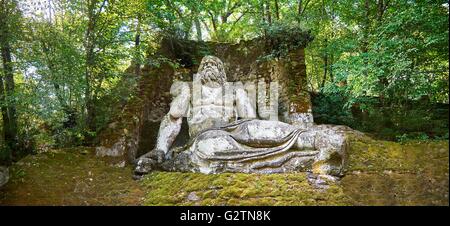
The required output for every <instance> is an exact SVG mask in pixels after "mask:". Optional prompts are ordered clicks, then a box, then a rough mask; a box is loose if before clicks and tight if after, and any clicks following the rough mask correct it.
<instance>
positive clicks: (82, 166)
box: [0, 148, 145, 205]
mask: <svg viewBox="0 0 450 226" xmlns="http://www.w3.org/2000/svg"><path fill="white" fill-rule="evenodd" d="M131 173H132V171H131V169H129V168H126V169H123V168H117V167H112V166H110V165H108V164H107V163H105V162H103V161H101V160H100V159H98V158H96V157H95V156H94V154H93V151H92V150H91V149H80V148H78V149H64V150H52V151H51V152H46V153H40V154H37V155H30V156H27V157H26V158H24V159H22V160H21V161H19V162H17V163H16V164H14V165H13V166H12V167H11V168H10V176H11V178H10V181H9V182H8V184H7V185H6V186H5V187H3V188H1V189H0V205H140V204H141V203H142V200H143V199H142V197H143V195H144V194H145V193H144V191H143V190H142V188H141V186H140V185H139V183H137V182H136V181H133V180H132V179H131Z"/></svg>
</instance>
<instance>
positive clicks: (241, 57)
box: [96, 34, 348, 176]
mask: <svg viewBox="0 0 450 226" xmlns="http://www.w3.org/2000/svg"><path fill="white" fill-rule="evenodd" d="M304 39H305V40H310V39H308V34H305V38H304ZM306 44H307V41H305V42H303V43H301V44H300V45H297V46H296V47H295V48H293V49H289V50H287V51H286V54H283V55H281V56H273V54H272V55H271V53H273V52H274V51H273V50H274V49H277V48H279V47H280V45H281V44H280V43H277V42H273V41H271V40H269V41H268V40H267V39H262V38H258V39H254V40H251V41H243V42H240V43H238V44H229V43H214V42H195V41H189V40H178V39H173V38H167V37H166V38H163V39H162V41H161V46H160V49H159V50H158V51H157V53H156V54H155V55H153V56H150V57H149V59H150V60H149V63H148V64H147V65H145V67H144V68H143V70H142V75H141V77H140V80H139V86H138V87H137V97H136V98H135V99H133V100H131V101H129V103H128V104H127V106H125V108H124V109H123V111H122V114H123V116H121V117H122V118H119V119H117V120H116V121H115V122H113V123H111V124H110V126H109V127H108V128H107V129H106V130H105V131H103V133H102V134H100V136H99V138H100V140H99V146H98V147H97V148H96V154H97V155H98V156H102V157H106V158H107V159H109V160H110V161H111V162H112V163H114V164H116V165H118V166H124V165H126V164H134V166H135V173H136V174H138V175H142V174H145V173H148V172H149V171H152V170H166V171H190V172H203V173H221V172H244V173H281V172H294V171H308V172H313V173H315V174H319V175H331V176H342V175H343V172H344V167H345V163H346V146H347V144H346V139H345V131H346V130H348V128H346V127H342V126H331V125H315V124H314V122H313V116H312V111H311V101H310V97H309V93H308V91H307V84H306V82H307V81H306V65H305V53H304V47H305V46H306ZM267 56H272V57H267ZM174 63H175V64H174ZM210 66H211V68H210ZM204 75H206V76H204ZM204 78H206V79H207V80H208V79H209V80H208V82H209V83H208V82H205V81H204V80H202V79H204ZM210 78H212V79H210ZM189 82H192V83H190V85H188V84H189ZM196 82H197V83H196ZM211 82H212V83H211ZM225 82H227V83H233V84H237V86H234V88H233V89H231V90H232V91H231V92H229V93H230V95H231V96H230V97H229V98H228V97H226V96H225V98H224V99H223V100H224V101H223V102H220V103H217V101H215V100H218V99H220V98H217V97H214V95H213V97H211V95H212V94H206V97H204V96H202V98H203V100H202V99H201V98H200V102H202V101H203V102H205V98H206V99H208V98H209V99H212V102H211V100H209V101H210V102H211V103H214V104H215V105H216V106H215V107H217V106H219V108H218V109H219V111H222V110H223V111H229V113H230V114H229V115H228V116H229V117H226V119H224V118H223V117H222V118H221V119H218V118H220V117H212V116H211V115H214V114H215V113H217V112H215V111H214V110H213V111H211V110H210V109H213V108H214V107H211V106H210V105H208V106H206V105H201V104H200V105H198V104H197V105H196V104H195V103H193V102H195V101H196V100H195V98H194V99H193V98H192V96H195V95H196V92H197V93H200V94H201V93H203V92H206V91H205V90H207V92H209V93H211V92H213V93H214V92H215V91H214V90H215V89H221V91H220V92H223V90H225V89H224V87H225ZM195 84H198V85H199V86H197V87H201V88H200V89H198V88H194V87H193V86H195ZM208 84H209V85H208ZM269 84H276V86H274V87H272V86H271V85H269ZM236 87H237V88H236ZM273 89H277V91H278V92H276V95H274V94H273V93H275V92H273ZM196 90H197V91H196ZM208 90H209V91H208ZM211 90H213V91H211ZM270 91H272V92H270ZM256 93H258V95H255V94H256ZM269 95H270V96H269ZM249 96H250V97H251V96H256V98H246V97H249ZM271 98H272V99H271ZM275 99H277V100H278V101H275V102H273V100H275ZM227 100H228V101H229V102H230V101H231V105H230V103H228V104H229V106H231V108H230V109H228V110H227V109H226V106H225V105H226V103H225V102H226V101H227ZM233 100H234V101H233ZM255 102H256V103H255ZM214 104H213V105H214ZM202 111H203V112H205V111H206V112H207V113H205V114H197V116H196V113H195V112H202ZM211 112H212V113H211ZM242 112H244V113H242ZM198 115H201V116H198ZM195 121H196V122H197V123H195Z"/></svg>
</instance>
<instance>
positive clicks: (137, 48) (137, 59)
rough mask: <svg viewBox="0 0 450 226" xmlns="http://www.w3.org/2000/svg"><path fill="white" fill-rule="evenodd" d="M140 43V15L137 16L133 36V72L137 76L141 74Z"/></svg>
mask: <svg viewBox="0 0 450 226" xmlns="http://www.w3.org/2000/svg"><path fill="white" fill-rule="evenodd" d="M140 44H141V17H140V16H138V17H137V24H136V35H135V37H134V48H135V51H136V53H135V59H134V64H135V65H134V73H135V74H136V75H137V76H140V75H141V58H140V46H139V45H140Z"/></svg>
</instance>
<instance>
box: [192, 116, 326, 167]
mask: <svg viewBox="0 0 450 226" xmlns="http://www.w3.org/2000/svg"><path fill="white" fill-rule="evenodd" d="M303 132H305V130H303V129H300V128H297V127H295V126H292V125H289V124H287V123H283V122H279V121H266V120H257V119H253V120H252V119H245V120H238V121H235V122H233V123H230V124H228V125H226V126H223V127H218V128H211V129H207V130H205V131H203V132H201V133H199V134H198V135H197V136H196V137H195V138H194V139H192V142H191V143H190V145H189V147H188V150H189V152H191V159H192V163H194V165H197V166H198V170H199V171H200V172H202V173H219V172H245V173H251V172H260V173H275V172H287V171H298V170H301V169H302V168H305V167H306V166H308V165H310V164H311V162H312V161H313V159H314V156H315V155H316V154H317V153H318V151H314V150H311V149H310V150H308V149H306V150H299V149H297V150H296V149H295V147H296V146H298V145H299V144H298V141H299V140H301V139H299V136H300V135H301V134H302V133H303Z"/></svg>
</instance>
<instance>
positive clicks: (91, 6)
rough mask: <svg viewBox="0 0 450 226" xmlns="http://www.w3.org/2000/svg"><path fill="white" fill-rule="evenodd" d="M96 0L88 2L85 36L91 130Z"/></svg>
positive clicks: (93, 122) (87, 118) (86, 77)
mask: <svg viewBox="0 0 450 226" xmlns="http://www.w3.org/2000/svg"><path fill="white" fill-rule="evenodd" d="M96 3H97V1H96V0H90V1H89V3H88V27H87V30H86V36H85V51H86V53H85V54H86V56H85V57H86V59H85V60H86V65H85V84H86V87H85V92H84V98H85V108H86V114H87V115H86V125H87V127H88V128H89V129H90V130H91V131H95V130H96V126H95V109H94V104H93V100H92V89H91V88H92V87H91V86H92V84H91V83H92V81H91V80H92V69H93V67H94V29H95V12H94V10H95V5H96Z"/></svg>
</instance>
